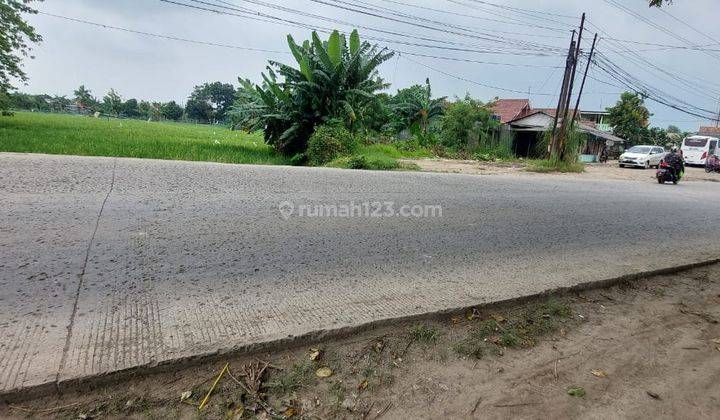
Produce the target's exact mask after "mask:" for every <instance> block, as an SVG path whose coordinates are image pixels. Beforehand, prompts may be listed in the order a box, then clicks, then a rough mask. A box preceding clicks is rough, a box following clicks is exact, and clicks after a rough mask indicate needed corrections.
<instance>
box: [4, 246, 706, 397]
mask: <svg viewBox="0 0 720 420" xmlns="http://www.w3.org/2000/svg"><path fill="white" fill-rule="evenodd" d="M718 263H720V258H714V259H710V260H704V261H698V262H692V263H688V264H682V265H678V266H673V267H667V268H660V269H656V270H647V271H641V272H636V273H630V274H624V275H622V276H617V277H612V278H608V279H601V280H593V281H587V282H583V283H578V284H575V285H572V286H560V287H555V288H551V289H547V290H544V291H542V292H538V293H532V294H529V295H524V296H519V297H515V298H510V299H503V300H497V301H492V302H483V303H478V304H476V305H469V306H462V307H454V308H447V309H442V310H439V311H432V312H424V313H420V314H413V315H407V316H402V317H392V318H384V319H379V320H375V321H370V322H365V323H361V324H358V325H353V326H346V327H340V328H332V329H321V330H315V331H311V332H308V333H305V334H301V335H298V336H288V337H284V338H280V339H273V340H269V341H262V342H257V343H251V344H244V345H240V346H234V347H228V348H221V349H217V350H213V351H208V352H204V353H199V354H195V355H192V356H185V357H178V358H174V359H169V360H165V361H162V362H155V363H149V364H144V365H139V366H135V367H132V368H127V369H122V370H117V371H113V372H106V373H100V374H93V375H87V376H82V377H77V378H72V379H65V380H59V381H50V382H46V383H43V384H39V385H33V386H30V387H25V388H18V389H14V390H11V391H4V392H0V401H1V402H3V403H6V404H10V403H18V402H23V401H26V400H30V399H34V398H41V397H45V396H48V395H52V394H62V393H63V392H70V391H82V390H91V389H93V388H97V387H101V386H106V385H111V384H113V383H117V382H120V381H123V380H126V379H129V378H132V377H136V376H147V375H153V374H158V373H166V372H170V371H174V370H179V369H183V368H188V367H193V366H197V365H200V364H204V363H212V362H215V361H219V360H221V359H224V358H228V357H233V356H244V355H248V354H253V353H260V352H268V351H273V350H276V349H277V350H280V349H282V350H287V349H291V348H296V347H302V346H307V345H310V344H314V343H316V342H318V341H321V340H326V339H341V338H346V337H348V336H350V335H353V334H357V333H361V332H365V331H368V330H372V329H375V328H380V327H386V326H389V325H390V324H393V323H406V322H413V321H427V320H434V319H437V318H442V317H446V316H448V315H451V314H455V313H458V312H461V313H462V312H465V311H466V310H468V309H471V308H483V309H489V308H495V307H501V306H508V305H518V304H524V303H527V302H529V301H532V300H537V299H540V298H545V297H548V296H554V295H564V294H568V293H576V292H581V291H585V290H593V289H604V288H608V287H612V286H615V285H617V284H622V283H627V282H632V281H637V280H641V279H646V278H649V277H654V276H660V275H668V274H675V273H679V272H683V271H687V270H691V269H695V268H699V267H704V266H708V265H713V264H718Z"/></svg>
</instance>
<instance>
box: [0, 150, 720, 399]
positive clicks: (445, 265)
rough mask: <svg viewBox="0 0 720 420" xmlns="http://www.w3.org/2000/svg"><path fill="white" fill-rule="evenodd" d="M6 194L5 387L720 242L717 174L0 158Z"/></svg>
mask: <svg viewBox="0 0 720 420" xmlns="http://www.w3.org/2000/svg"><path fill="white" fill-rule="evenodd" d="M0 202H1V203H2V204H1V206H0V216H1V218H0V391H10V390H16V389H19V388H23V387H30V386H34V385H40V384H46V383H52V382H55V381H64V380H67V379H73V378H80V377H84V376H88V375H95V374H99V373H106V372H112V371H116V370H120V369H126V368H131V367H134V366H140V365H147V364H153V363H157V362H162V361H167V360H171V359H175V358H179V357H184V356H190V355H194V354H200V353H205V352H212V351H222V350H227V349H231V348H233V347H236V346H241V345H245V344H249V343H255V342H261V341H267V340H274V339H278V338H282V337H287V336H291V335H299V334H302V333H307V332H311V331H315V330H319V329H331V328H338V327H343V326H351V325H357V324H360V323H365V322H369V321H373V320H378V319H385V318H391V317H398V316H405V315H412V314H419V313H424V312H429V311H436V310H440V309H447V308H455V307H461V306H469V305H474V304H480V303H483V302H490V301H495V300H499V299H506V298H512V297H518V296H522V295H527V294H532V293H536V292H540V291H545V290H549V289H553V288H556V287H561V286H569V285H573V284H577V283H580V282H586V281H592V280H599V279H605V278H612V277H615V276H619V275H623V274H628V273H633V272H638V271H643V270H649V269H657V268H661V267H669V266H673V265H676V264H684V263H689V262H697V261H702V260H707V259H711V258H717V257H718V255H720V241H718V233H720V213H719V212H718V209H720V185H719V184H717V183H706V182H693V183H681V184H680V185H678V186H673V185H665V186H662V185H658V184H657V183H654V182H651V181H648V182H634V181H589V180H580V179H573V178H572V177H552V176H540V175H538V176H536V177H518V176H472V175H457V174H433V173H407V172H366V171H347V170H335V169H310V168H294V167H260V166H243V165H223V164H213V163H188V162H172V161H151V160H137V159H112V158H85V157H68V156H45V155H21V154H0ZM283 202H286V203H284V204H283V206H284V207H283V208H284V209H285V210H287V207H289V206H294V209H293V213H292V214H291V215H289V217H287V218H285V217H283V215H282V214H281V212H280V211H279V206H280V203H283ZM351 202H352V203H353V204H354V205H355V207H356V208H355V209H354V210H353V211H354V214H353V215H354V216H355V217H307V214H306V215H305V216H304V217H301V216H299V215H298V211H299V208H300V206H306V205H336V206H337V205H339V206H338V207H335V208H336V209H337V211H338V212H339V213H340V215H343V210H342V206H343V205H348V204H350V203H351ZM366 202H367V203H368V204H367V206H368V207H367V210H369V212H373V210H376V209H375V205H374V204H372V203H375V202H383V203H388V202H392V203H393V208H392V209H389V207H390V205H389V204H386V205H385V207H383V209H381V210H382V211H380V212H379V213H380V214H382V215H383V217H364V216H365V214H364V213H365V208H362V206H365V204H363V203H366ZM408 205H409V206H427V205H429V206H438V205H439V206H442V215H439V214H437V212H436V214H435V215H434V216H435V217H429V216H430V215H428V217H412V216H411V217H403V216H402V215H396V214H397V213H399V212H400V211H401V210H402V209H405V210H406V211H414V212H415V215H421V213H422V211H418V209H420V210H422V209H423V208H422V207H416V208H414V209H412V208H409V207H408V208H403V207H402V206H408ZM357 206H361V210H357ZM308 209H309V210H312V209H313V208H310V207H308V208H306V210H308ZM331 209H332V207H328V208H327V209H326V210H329V211H330V212H331V213H332V212H333V211H332V210H331ZM351 210H352V209H351ZM390 210H393V211H392V212H391V211H390ZM433 211H434V210H433ZM306 213H307V211H306ZM310 213H314V211H310ZM368 216H369V214H368Z"/></svg>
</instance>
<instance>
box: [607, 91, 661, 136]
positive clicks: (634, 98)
mask: <svg viewBox="0 0 720 420" xmlns="http://www.w3.org/2000/svg"><path fill="white" fill-rule="evenodd" d="M607 111H608V112H609V113H610V115H609V116H608V122H609V123H610V125H611V126H613V127H615V128H614V133H615V135H616V136H618V137H621V138H623V139H625V140H627V141H628V142H629V143H630V144H638V143H640V142H642V140H643V138H644V137H645V135H646V127H647V126H648V124H649V119H650V115H651V114H650V111H648V109H647V108H646V107H645V101H644V100H643V98H642V97H641V96H640V95H638V94H636V93H630V92H625V93H623V94H622V95H620V100H619V101H618V102H617V104H615V106H614V107H611V108H607Z"/></svg>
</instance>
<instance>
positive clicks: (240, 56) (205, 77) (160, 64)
mask: <svg viewBox="0 0 720 420" xmlns="http://www.w3.org/2000/svg"><path fill="white" fill-rule="evenodd" d="M203 1H204V2H207V3H217V4H221V3H224V5H226V6H227V5H231V6H228V7H234V8H238V7H241V8H245V9H250V10H253V11H258V12H261V13H266V14H269V15H273V16H277V17H281V18H283V19H287V20H293V21H298V22H302V23H304V24H307V25H310V26H313V27H333V28H337V29H340V30H344V31H348V32H349V30H351V29H352V27H351V26H346V25H344V24H340V23H337V22H335V23H331V22H327V21H322V20H318V19H314V18H311V17H308V16H299V15H298V14H296V13H293V12H290V11H287V12H282V11H278V10H274V9H271V8H269V7H267V6H261V5H258V4H257V3H266V4H267V3H272V4H276V5H282V6H283V7H287V8H292V9H296V10H298V11H301V12H303V13H312V14H316V15H319V16H322V17H325V18H332V19H336V20H342V21H344V22H347V23H352V24H353V25H356V26H364V27H367V28H366V29H360V32H361V36H362V35H366V36H372V37H380V38H385V39H390V40H401V39H404V40H405V41H408V42H412V43H417V44H426V45H435V46H437V47H440V48H428V47H422V46H417V45H416V46H408V45H401V44H396V43H394V44H390V43H387V42H383V43H382V44H383V45H387V46H389V47H390V48H393V49H395V50H400V51H402V52H405V54H402V53H401V54H400V56H396V58H393V59H392V60H391V61H389V62H387V63H385V64H384V65H383V66H382V67H381V75H382V77H384V78H385V80H386V81H387V82H389V83H392V87H391V90H392V91H393V92H394V91H395V90H396V89H398V88H402V87H407V86H409V85H412V84H415V83H422V82H424V80H425V78H426V77H429V78H430V80H431V82H432V87H433V93H434V94H435V95H438V96H449V97H453V96H455V95H458V96H463V95H464V94H465V93H466V92H469V93H470V94H471V95H472V96H474V97H476V98H479V99H482V100H485V101H487V100H490V99H492V98H494V97H496V96H497V97H501V98H530V99H531V101H532V104H533V106H535V107H555V105H556V102H557V97H556V96H555V95H556V93H557V92H558V90H559V86H560V83H561V80H560V79H561V77H562V69H558V68H553V67H558V66H564V59H565V58H564V57H563V56H562V55H560V53H556V52H551V55H548V56H535V55H531V56H527V55H518V53H520V52H523V51H524V52H527V49H525V48H523V51H521V49H520V47H518V46H517V42H518V41H520V42H524V43H528V42H529V43H533V44H542V46H543V47H546V46H553V47H559V48H563V49H567V46H568V44H569V37H570V30H572V26H577V25H578V24H579V20H580V18H579V17H580V15H581V14H582V12H586V13H587V16H588V19H589V21H590V22H591V23H592V24H594V25H596V27H593V26H590V28H589V30H590V31H591V32H590V34H593V33H594V32H596V31H597V30H598V29H597V27H599V28H600V29H602V30H603V31H605V32H606V33H607V34H609V36H610V37H612V38H616V39H620V40H631V41H639V42H646V43H651V44H665V45H672V46H678V45H688V43H689V44H694V45H703V46H707V45H709V44H714V45H711V46H708V47H705V48H707V49H709V50H716V51H710V52H703V51H697V50H689V49H667V48H666V47H659V46H651V45H646V44H640V43H623V44H622V46H620V45H618V44H617V43H613V41H607V40H602V41H601V42H600V44H599V46H598V48H599V50H600V51H601V52H603V53H604V54H606V56H607V57H608V58H609V59H610V60H612V61H613V62H614V63H616V64H617V65H619V66H620V67H622V68H623V69H625V70H627V71H628V72H629V73H631V74H632V75H633V76H635V77H637V78H639V79H641V80H642V81H643V82H645V83H646V84H647V85H650V86H653V87H655V88H659V89H662V90H663V91H664V92H666V93H667V94H670V95H672V96H674V97H675V98H676V102H675V103H679V102H677V100H679V101H684V102H686V103H690V104H692V105H694V106H697V107H700V108H704V109H706V110H713V111H717V109H718V107H719V105H720V103H719V100H720V78H718V74H720V72H718V68H720V45H719V44H718V41H717V40H720V26H719V25H718V16H720V2H719V1H718V0H692V1H691V0H676V1H675V4H674V5H673V6H670V7H667V8H666V10H667V11H668V12H669V13H670V14H671V15H672V16H670V15H667V14H665V13H663V12H661V11H658V10H655V9H648V7H647V6H646V3H647V2H646V0H615V1H617V2H618V3H620V4H623V5H625V6H626V7H628V8H630V9H631V10H632V11H635V12H637V13H639V14H641V15H642V16H644V17H646V18H647V19H649V20H650V21H651V22H654V23H656V24H659V25H661V26H662V27H664V28H667V29H669V30H671V31H672V32H674V34H676V35H678V36H680V37H682V38H684V40H683V39H681V38H676V37H675V36H673V35H670V34H667V33H663V32H662V31H660V30H659V29H657V28H654V27H652V26H650V25H648V24H647V23H644V22H642V21H640V20H639V19H637V18H636V17H633V16H631V15H630V14H628V13H626V12H624V11H621V10H619V9H618V8H616V7H613V6H612V5H610V4H609V3H608V1H611V0H593V1H588V0H487V2H482V1H480V2H479V1H476V0H433V1H431V0H392V1H389V0H388V1H385V0H362V1H360V0H346V1H336V0H317V1H312V0H264V1H256V0H252V1H243V0H228V1H223V2H220V1H218V0H203ZM177 2H184V3H188V4H194V5H197V6H200V7H207V6H205V5H203V4H201V2H193V1H191V0H177ZM322 3H327V4H322ZM353 3H355V4H359V3H362V4H364V6H363V7H362V9H363V10H364V11H366V12H368V13H372V14H379V15H383V16H386V17H387V16H392V15H391V14H389V12H388V11H385V12H382V13H378V12H376V11H373V8H377V7H385V8H387V9H393V10H395V11H397V12H400V13H404V14H408V15H413V16H415V17H422V18H425V19H431V20H434V21H438V22H441V23H444V24H443V25H439V24H435V23H429V22H427V21H425V22H423V21H420V20H416V22H418V24H419V25H425V26H433V27H435V28H444V30H445V31H446V32H441V31H438V30H433V29H430V28H422V27H418V26H411V25H407V24H404V23H400V22H394V21H390V20H387V19H382V18H379V17H375V16H368V15H365V14H361V13H357V12H354V11H348V10H343V9H341V8H337V7H333V6H331V5H330V4H335V5H338V4H340V5H346V6H347V5H350V4H353ZM399 3H406V4H407V5H403V4H399ZM483 3H496V4H501V5H504V6H509V7H510V8H498V7H494V6H492V5H490V4H483ZM412 5H416V6H420V7H414V6H412ZM37 7H38V9H39V10H40V11H42V12H46V13H52V14H57V15H62V16H65V17H71V18H76V19H83V20H87V21H92V22H96V23H100V24H106V25H112V26H117V27H123V28H127V29H132V30H136V31H143V32H150V33H155V34H162V35H167V36H174V37H181V38H186V39H192V40H196V41H207V42H213V43H222V44H230V45H234V46H240V47H250V48H257V49H266V50H276V51H282V52H284V51H287V45H286V41H285V35H286V34H288V33H291V34H293V36H294V37H295V39H296V40H303V39H306V38H309V35H310V34H309V30H307V29H303V28H297V27H292V26H288V25H287V24H276V23H270V22H261V21H257V20H252V19H247V18H240V17H238V16H231V15H221V14H217V13H211V12H207V11H202V10H196V9H190V8H187V7H182V6H178V5H173V4H168V3H163V2H161V1H159V0H46V1H45V2H43V3H38V4H37ZM422 7H425V8H433V9H439V10H442V11H443V12H444V13H441V12H439V11H432V10H427V9H423V8H422ZM355 8H357V7H355ZM513 8H517V9H513ZM521 9H525V10H527V9H530V10H538V11H543V12H546V13H549V14H544V15H539V14H534V13H528V12H526V11H523V10H521ZM225 10H226V11H229V12H230V13H237V12H233V11H232V10H228V9H225ZM557 15H563V16H557ZM565 16H576V18H575V19H573V18H570V17H565ZM673 17H674V18H675V19H674V18H673ZM399 19H404V20H407V18H399ZM676 19H677V20H676ZM29 20H30V21H31V23H32V24H33V25H35V27H36V29H37V30H38V32H39V33H40V34H42V35H43V38H44V41H43V43H42V44H40V45H39V46H37V47H36V48H35V51H34V54H35V56H36V58H35V59H34V60H29V61H27V64H26V70H27V73H28V75H29V77H30V82H29V84H28V86H25V87H23V88H22V90H23V91H26V92H30V93H50V94H58V95H68V96H72V91H73V90H74V89H75V88H77V86H78V85H80V84H84V85H85V86H86V87H88V88H89V89H91V90H92V92H93V94H94V95H96V96H98V97H102V96H103V95H104V94H105V93H106V92H107V91H108V90H109V89H110V88H111V87H112V88H115V89H116V90H117V91H118V92H119V93H120V94H121V95H122V96H123V97H124V98H131V97H134V98H137V99H148V100H161V101H167V100H171V99H173V100H176V101H178V102H184V100H185V98H187V96H188V94H189V92H190V91H191V90H192V87H193V86H195V85H197V84H201V83H203V82H207V81H215V80H220V81H224V82H230V83H233V84H235V85H237V78H238V76H240V77H243V78H250V79H251V80H253V81H258V80H260V72H261V71H263V69H264V68H265V66H266V64H267V61H268V60H279V61H284V62H287V63H288V64H294V60H293V58H292V56H291V55H288V54H287V53H272V52H263V51H247V50H240V49H233V48H223V47H216V46H208V45H197V44H191V43H187V42H180V41H173V40H167V39H158V38H154V37H150V36H144V35H139V34H134V33H127V32H122V31H118V30H112V29H105V28H101V27H97V26H91V25H87V24H83V23H78V22H70V21H67V20H63V19H60V18H57V17H52V16H48V15H37V16H32V17H30V18H29ZM493 20H495V21H493ZM496 21H501V22H496ZM681 22H684V23H686V24H689V25H690V26H691V27H693V28H695V29H696V30H698V31H699V32H702V33H698V32H696V31H694V30H693V29H691V28H690V27H688V26H685V25H684V24H683V23H681ZM451 25H453V26H455V28H453V27H452V26H451ZM458 26H462V27H467V28H471V30H473V31H475V32H472V33H469V32H467V31H465V30H464V29H462V28H457V27H458ZM370 28H372V29H379V30H384V31H392V32H395V33H402V34H409V35H412V36H415V37H420V38H426V39H431V40H429V41H428V40H425V41H423V40H418V39H417V38H416V39H409V38H403V37H402V36H401V35H394V34H387V33H381V32H374V31H372V30H370ZM498 31H502V32H498ZM448 32H455V34H453V33H448ZM461 32H464V33H465V34H466V36H460V35H457V33H461ZM586 34H587V33H586ZM601 36H603V34H601ZM587 39H588V41H589V35H588V38H587ZM433 40H439V41H441V43H438V42H434V41H433ZM583 45H584V47H585V48H587V49H589V46H590V44H589V42H588V44H587V45H585V43H583ZM451 48H464V49H474V50H478V49H482V50H488V49H492V50H493V51H494V52H496V53H493V54H489V53H479V52H466V51H465V52H463V51H457V50H453V49H451ZM622 48H625V50H622ZM498 49H500V50H501V51H500V53H497V52H498ZM532 50H533V51H532V52H533V53H537V52H538V48H537V47H533V48H532ZM544 50H545V51H547V48H545V49H544ZM613 50H614V51H613ZM628 50H630V51H632V53H630V52H629V51H628ZM618 51H620V52H621V53H622V54H618ZM638 51H639V52H638ZM408 53H414V54H424V55H433V56H441V57H446V58H447V57H450V58H456V59H460V60H474V61H484V62H495V63H503V64H512V65H497V64H482V63H476V62H465V61H449V60H447V59H438V58H431V57H422V56H417V55H414V56H412V55H409V54H408ZM628 56H630V57H631V60H634V62H633V61H629V60H628V58H627V57H628ZM640 59H646V60H648V61H651V62H652V63H654V64H655V65H657V66H658V67H660V69H661V70H656V69H652V68H649V66H646V65H644V64H643V63H642V62H640V61H639V60H640ZM410 60H414V62H413V61H410ZM418 63H421V64H418ZM423 64H424V65H426V66H430V67H432V68H433V69H430V68H427V67H423ZM518 65H521V66H518ZM528 66H540V67H528ZM436 70H440V71H441V72H438V71H436ZM662 71H664V72H665V73H664V74H663V73H662ZM591 75H593V77H596V78H597V79H601V80H605V81H610V82H612V83H613V84H618V82H617V81H615V80H612V79H610V77H609V76H608V75H606V74H603V73H602V72H601V71H599V70H598V69H595V70H593V71H592V72H591ZM678 77H680V78H682V79H678ZM471 81H473V82H477V83H479V84H476V83H472V82H471ZM480 84H484V85H488V86H482V85H480ZM498 88H504V89H509V90H515V91H520V92H523V93H520V92H510V91H504V90H500V89H498ZM528 90H529V91H530V92H531V93H530V94H528V93H527V92H528ZM585 90H586V92H587V95H586V96H585V98H584V99H583V101H582V104H581V108H582V109H604V108H605V107H606V106H610V105H612V104H614V103H615V101H617V98H618V96H619V95H618V93H619V92H620V89H619V88H618V87H614V86H610V85H606V84H602V83H600V82H598V81H597V80H594V79H589V80H588V83H587V86H586V89H585ZM682 106H685V105H682ZM648 107H649V109H650V110H651V112H652V113H653V114H654V116H653V118H652V123H653V124H654V125H657V126H661V127H666V126H667V125H668V124H675V125H678V126H680V127H682V128H684V129H687V130H697V128H698V126H699V125H709V124H710V122H709V121H707V120H704V121H703V120H702V119H701V118H700V117H696V116H692V115H687V114H684V113H682V112H679V111H677V110H673V109H671V108H668V107H666V106H663V105H659V104H656V103H653V102H650V101H648ZM703 115H705V113H703Z"/></svg>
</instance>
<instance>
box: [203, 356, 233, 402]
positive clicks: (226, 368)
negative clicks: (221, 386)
mask: <svg viewBox="0 0 720 420" xmlns="http://www.w3.org/2000/svg"><path fill="white" fill-rule="evenodd" d="M228 366H229V363H225V366H224V367H223V368H222V370H221V371H220V374H219V375H218V377H217V378H215V382H213V384H212V386H211V387H210V390H209V391H208V393H207V395H205V398H203V400H202V402H201V403H200V405H199V406H198V410H202V409H203V408H205V405H206V404H207V402H208V400H209V399H210V394H212V392H213V391H214V390H215V387H216V386H217V384H218V382H220V379H221V378H222V377H223V375H224V374H225V372H227V370H228Z"/></svg>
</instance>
